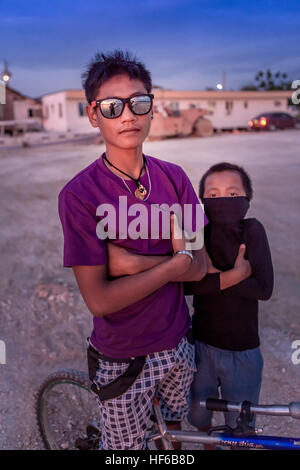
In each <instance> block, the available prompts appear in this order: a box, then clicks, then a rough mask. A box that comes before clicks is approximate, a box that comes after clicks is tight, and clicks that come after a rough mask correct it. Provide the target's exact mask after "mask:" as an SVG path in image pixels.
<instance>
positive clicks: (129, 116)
mask: <svg viewBox="0 0 300 470" xmlns="http://www.w3.org/2000/svg"><path fill="white" fill-rule="evenodd" d="M136 119H137V116H136V115H135V114H133V112H132V111H131V109H130V108H129V103H125V106H124V110H123V113H122V114H121V120H122V121H136Z"/></svg>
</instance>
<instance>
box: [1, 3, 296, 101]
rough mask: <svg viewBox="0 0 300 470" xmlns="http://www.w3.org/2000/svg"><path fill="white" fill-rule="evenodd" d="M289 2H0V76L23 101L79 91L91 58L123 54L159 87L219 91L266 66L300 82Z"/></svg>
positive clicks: (248, 80)
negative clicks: (6, 73)
mask: <svg viewBox="0 0 300 470" xmlns="http://www.w3.org/2000/svg"><path fill="white" fill-rule="evenodd" d="M299 45H300V6H299V1H296V0H289V1H284V0H278V1H275V0H269V1H268V0H264V1H255V0H254V1H251V2H250V1H221V0H220V1H215V0H143V1H142V0H136V1H132V0H126V1H124V0H110V1H102V0H97V1H96V0H86V1H78V0H51V1H49V0H6V1H5V0H0V51H1V53H0V71H1V70H2V68H3V60H4V59H6V60H7V61H8V63H9V69H10V70H11V72H12V74H13V77H12V80H11V82H10V85H11V87H12V88H14V89H16V90H18V91H20V92H22V93H24V94H27V95H29V96H32V97H38V96H41V95H42V94H44V93H49V92H53V91H58V90H62V89H68V88H71V89H77V88H81V78H80V77H81V73H82V72H83V71H84V69H85V67H86V65H87V64H88V62H89V61H90V60H91V59H92V57H93V56H94V54H95V52H97V51H104V52H107V51H111V50H113V49H126V50H129V51H131V52H133V53H134V54H135V55H137V56H138V58H140V59H141V60H142V61H143V62H144V63H145V64H146V66H147V67H148V68H149V69H150V71H151V72H152V79H153V83H154V84H156V85H160V86H163V87H167V88H172V89H181V90H201V89H205V88H206V87H215V86H216V84H217V83H218V82H220V81H221V80H222V72H223V71H226V85H227V89H239V88H240V87H241V86H243V85H246V84H249V83H253V82H254V76H255V74H256V72H257V71H258V70H260V69H263V70H265V69H266V68H270V69H271V70H272V71H273V72H277V71H278V70H279V71H281V72H286V73H287V74H288V77H289V78H290V79H291V80H296V79H300V60H299V55H300V46H299Z"/></svg>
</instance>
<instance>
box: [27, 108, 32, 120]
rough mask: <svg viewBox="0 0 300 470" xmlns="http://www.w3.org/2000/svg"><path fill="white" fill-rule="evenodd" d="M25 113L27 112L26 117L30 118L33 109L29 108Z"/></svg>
mask: <svg viewBox="0 0 300 470" xmlns="http://www.w3.org/2000/svg"><path fill="white" fill-rule="evenodd" d="M27 112H28V117H30V118H32V117H33V109H31V108H29V109H28V110H27Z"/></svg>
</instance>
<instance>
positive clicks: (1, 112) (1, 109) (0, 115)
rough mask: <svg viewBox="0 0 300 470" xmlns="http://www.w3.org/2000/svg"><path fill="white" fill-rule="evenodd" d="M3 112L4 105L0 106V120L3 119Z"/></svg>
mask: <svg viewBox="0 0 300 470" xmlns="http://www.w3.org/2000/svg"><path fill="white" fill-rule="evenodd" d="M3 111H4V105H3V104H0V119H2V118H3V114H4V113H3Z"/></svg>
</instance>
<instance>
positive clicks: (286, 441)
mask: <svg viewBox="0 0 300 470" xmlns="http://www.w3.org/2000/svg"><path fill="white" fill-rule="evenodd" d="M153 405H154V413H155V417H156V424H157V427H158V431H159V432H154V433H152V434H150V435H149V436H148V438H147V441H148V442H153V441H156V440H158V439H161V441H162V446H163V448H164V449H166V450H170V449H171V450H172V449H173V446H172V442H190V443H200V444H213V445H221V446H230V447H237V448H238V447H243V448H248V449H273V450H300V438H293V437H277V436H263V435H261V436H257V435H243V436H234V435H232V434H229V433H223V432H222V433H214V435H208V434H206V433H201V432H197V431H169V430H168V429H167V426H166V423H165V421H164V419H163V416H162V413H161V410H160V407H159V401H158V398H157V397H155V398H154V402H153ZM236 406H238V404H237V405H236ZM266 408H268V409H269V412H268V413H266V412H265V411H264V412H263V411H262V410H260V411H258V412H260V413H262V414H275V411H274V408H275V407H273V413H271V412H270V407H265V408H264V409H265V410H266ZM235 409H236V408H235ZM257 409H258V407H257ZM280 411H281V412H280ZM277 414H279V415H286V414H287V413H285V412H284V410H283V409H282V407H277Z"/></svg>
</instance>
